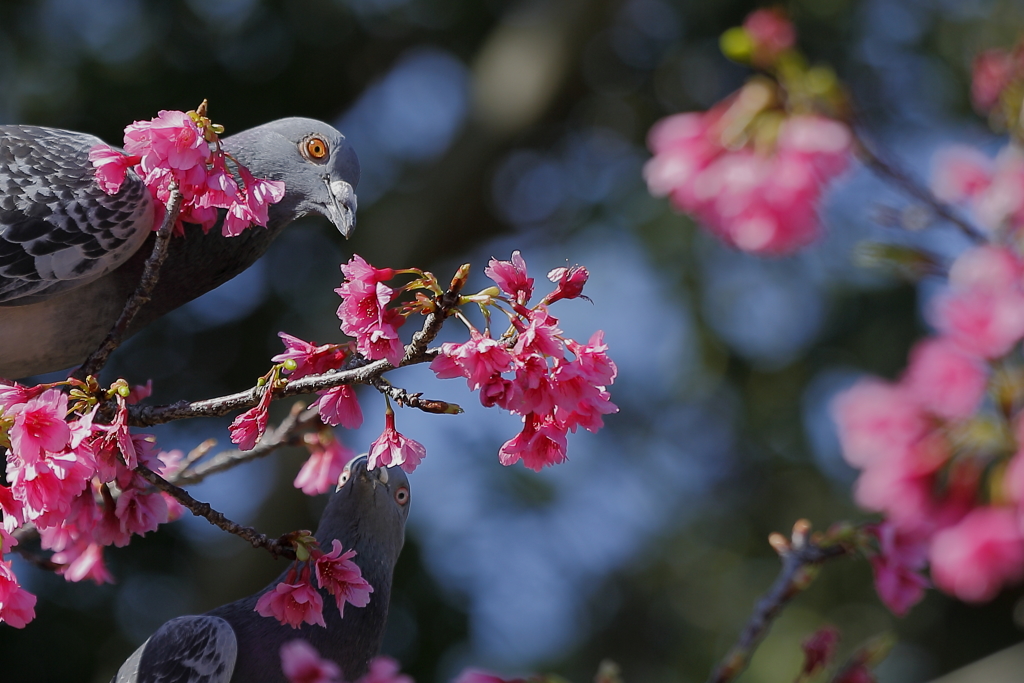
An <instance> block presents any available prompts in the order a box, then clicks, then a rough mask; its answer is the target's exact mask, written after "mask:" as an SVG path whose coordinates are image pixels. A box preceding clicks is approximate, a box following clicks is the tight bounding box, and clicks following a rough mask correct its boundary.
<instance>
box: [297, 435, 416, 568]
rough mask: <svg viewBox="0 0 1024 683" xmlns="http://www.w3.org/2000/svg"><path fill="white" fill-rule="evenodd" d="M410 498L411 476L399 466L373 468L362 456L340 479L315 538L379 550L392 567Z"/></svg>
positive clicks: (361, 550)
mask: <svg viewBox="0 0 1024 683" xmlns="http://www.w3.org/2000/svg"><path fill="white" fill-rule="evenodd" d="M409 499H410V493H409V477H408V476H406V474H405V472H403V471H402V469H401V468H400V467H378V468H377V469H373V470H370V469H367V457H366V456H365V455H362V456H360V457H358V458H355V459H354V460H352V461H351V462H349V463H348V465H346V466H345V469H344V471H342V473H341V476H340V477H339V478H338V487H337V489H336V490H335V493H334V494H333V495H332V496H331V498H330V499H329V500H328V501H327V507H326V508H325V509H324V513H323V516H322V517H321V518H320V527H319V528H318V529H317V531H316V537H317V539H318V540H319V541H320V543H321V544H327V545H326V547H329V546H330V540H331V539H334V538H337V539H339V540H340V541H341V543H342V545H343V546H345V547H346V548H355V550H356V551H357V552H358V553H359V554H360V555H363V554H366V553H368V554H371V555H377V554H378V553H379V554H380V555H381V556H382V558H383V559H389V560H391V562H390V564H391V566H393V565H394V562H395V561H397V559H398V553H399V552H400V551H401V550H402V545H403V544H404V543H405V521H406V519H408V517H409Z"/></svg>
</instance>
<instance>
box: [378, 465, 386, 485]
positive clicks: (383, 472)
mask: <svg viewBox="0 0 1024 683" xmlns="http://www.w3.org/2000/svg"><path fill="white" fill-rule="evenodd" d="M377 478H378V479H380V483H382V484H387V483H388V469H387V468H386V467H381V468H380V470H379V473H378V474H377Z"/></svg>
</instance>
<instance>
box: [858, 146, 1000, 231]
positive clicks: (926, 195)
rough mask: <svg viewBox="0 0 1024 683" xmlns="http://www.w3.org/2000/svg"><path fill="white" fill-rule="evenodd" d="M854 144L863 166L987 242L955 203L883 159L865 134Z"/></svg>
mask: <svg viewBox="0 0 1024 683" xmlns="http://www.w3.org/2000/svg"><path fill="white" fill-rule="evenodd" d="M854 144H855V146H856V149H857V153H858V156H859V157H860V159H861V161H863V162H864V165H865V166H867V167H868V169H870V170H871V172H872V173H874V174H875V175H877V176H879V177H881V178H883V179H885V180H889V181H892V183H893V184H894V185H895V186H896V187H898V188H899V189H900V190H901V191H902V192H903V193H904V194H907V195H909V196H910V197H913V198H914V199H916V200H918V201H919V202H921V203H923V204H925V205H927V206H928V208H929V209H931V210H932V212H933V213H934V214H935V215H936V216H938V217H939V218H941V219H943V220H946V221H949V222H950V223H952V224H953V225H955V226H956V227H958V228H960V230H961V232H963V233H964V234H965V235H967V237H969V238H971V239H972V240H974V241H975V242H987V241H988V240H987V238H986V237H985V235H984V234H983V233H982V231H981V230H980V229H979V228H978V227H977V226H975V225H974V224H973V223H971V222H970V221H967V220H965V219H964V218H963V217H961V216H960V215H959V214H958V213H957V212H956V210H955V209H954V208H953V207H952V206H950V205H949V204H946V203H945V202H943V201H941V200H940V199H939V198H938V197H936V196H935V194H934V193H933V192H932V191H931V190H929V189H928V188H927V187H926V186H924V185H922V184H921V183H919V182H918V181H917V180H916V179H914V178H913V177H912V176H911V175H910V173H908V172H907V171H906V170H905V169H903V168H901V167H900V166H898V165H897V164H896V162H894V161H893V160H891V159H886V158H883V156H882V155H881V153H879V152H878V151H877V150H876V149H874V147H873V145H872V144H871V143H869V142H868V140H867V139H866V138H865V136H863V135H859V134H858V135H855V137H854Z"/></svg>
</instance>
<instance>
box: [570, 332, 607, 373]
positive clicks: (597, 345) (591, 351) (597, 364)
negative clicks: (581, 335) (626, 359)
mask: <svg viewBox="0 0 1024 683" xmlns="http://www.w3.org/2000/svg"><path fill="white" fill-rule="evenodd" d="M565 345H566V346H567V347H568V348H569V351H570V353H572V354H573V355H574V356H576V363H577V364H578V366H579V372H580V375H581V376H582V377H583V378H584V379H586V380H587V381H588V382H590V383H591V384H593V385H595V386H608V385H610V384H612V383H613V382H614V381H615V377H616V375H618V372H619V370H618V368H617V367H615V362H614V361H613V360H612V359H611V358H610V357H609V356H608V345H607V344H605V343H604V330H598V331H597V332H595V333H594V334H592V335H591V336H590V339H589V340H588V341H587V343H586V344H580V343H579V342H577V341H576V340H574V339H566V340H565Z"/></svg>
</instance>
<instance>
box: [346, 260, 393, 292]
mask: <svg viewBox="0 0 1024 683" xmlns="http://www.w3.org/2000/svg"><path fill="white" fill-rule="evenodd" d="M341 273H342V274H343V275H344V276H345V279H346V280H349V281H351V282H353V283H355V282H359V283H362V284H363V285H364V286H368V287H370V288H373V287H375V286H376V285H377V283H378V282H387V281H388V280H390V279H391V278H393V277H394V276H395V271H394V269H392V268H377V267H375V266H372V265H370V263H369V262H367V260H366V259H364V258H363V257H362V256H360V255H359V254H353V255H352V258H351V259H349V261H348V263H344V264H342V266H341Z"/></svg>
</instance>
